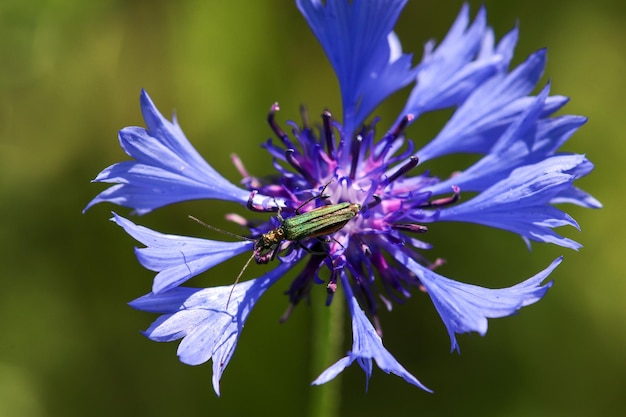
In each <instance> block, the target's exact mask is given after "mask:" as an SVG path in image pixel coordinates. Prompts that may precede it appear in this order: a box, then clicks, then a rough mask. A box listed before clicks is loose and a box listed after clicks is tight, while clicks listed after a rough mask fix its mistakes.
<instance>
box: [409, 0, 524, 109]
mask: <svg viewBox="0 0 626 417" xmlns="http://www.w3.org/2000/svg"><path fill="white" fill-rule="evenodd" d="M486 19H487V16H486V12H485V9H484V8H481V9H480V10H479V11H478V14H477V16H476V19H475V20H474V22H473V23H471V24H470V22H469V6H468V5H467V4H464V5H463V7H462V9H461V12H460V13H459V15H458V17H457V19H456V21H455V22H454V24H453V25H452V28H451V29H450V31H449V32H448V34H447V35H446V37H445V39H444V40H443V41H442V42H441V44H440V45H439V46H437V48H434V43H433V42H430V43H429V44H427V45H426V48H425V52H424V57H423V58H422V62H421V63H420V64H419V65H418V72H417V77H416V79H417V84H416V86H415V87H414V88H413V90H412V91H411V93H410V95H409V98H408V100H407V103H406V105H405V107H404V109H403V110H402V111H401V112H400V118H402V117H404V116H405V115H408V114H412V115H413V116H414V117H416V118H417V117H418V116H419V115H420V114H422V113H424V112H427V111H432V110H438V109H442V108H447V107H452V106H457V105H459V104H461V103H462V102H463V101H465V99H466V98H467V97H468V96H469V95H470V94H471V93H472V92H473V91H474V90H475V89H476V88H477V87H478V86H480V85H481V84H482V83H483V82H485V81H486V80H488V79H489V78H490V77H492V76H493V75H494V74H496V72H497V71H502V70H503V69H506V67H507V66H508V59H510V56H511V54H510V50H509V49H510V47H509V45H508V41H507V48H503V51H504V52H503V53H498V52H497V51H492V50H491V44H492V42H491V39H492V33H491V31H490V29H489V28H488V27H487V26H486ZM511 38H513V37H510V38H508V39H509V40H510V39H511ZM485 39H488V40H489V41H488V42H485ZM414 120H415V119H414Z"/></svg>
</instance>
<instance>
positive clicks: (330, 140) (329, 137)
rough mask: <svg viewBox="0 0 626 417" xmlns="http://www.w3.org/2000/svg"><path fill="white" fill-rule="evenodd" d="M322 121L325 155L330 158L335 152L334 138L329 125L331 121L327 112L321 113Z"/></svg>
mask: <svg viewBox="0 0 626 417" xmlns="http://www.w3.org/2000/svg"><path fill="white" fill-rule="evenodd" d="M322 121H323V123H324V136H325V137H326V150H327V154H328V156H330V157H331V158H332V157H333V152H334V150H335V145H334V140H335V137H334V135H333V127H332V126H331V125H330V122H331V121H332V115H331V114H330V112H329V111H328V110H324V113H322Z"/></svg>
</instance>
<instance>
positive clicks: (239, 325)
mask: <svg viewBox="0 0 626 417" xmlns="http://www.w3.org/2000/svg"><path fill="white" fill-rule="evenodd" d="M296 263H297V262H293V263H282V264H280V265H279V266H278V267H277V268H275V269H274V270H272V271H270V272H268V273H266V274H265V275H263V276H261V277H260V278H257V279H254V280H250V281H246V282H241V283H238V284H237V285H235V287H234V288H233V286H232V285H227V286H223V287H213V288H206V289H198V288H184V287H183V288H181V287H178V288H174V289H172V290H170V291H167V292H164V293H161V294H153V293H150V294H147V295H144V296H143V297H140V298H138V299H136V300H134V301H132V302H131V303H129V304H130V305H131V307H133V308H136V309H138V310H142V311H149V312H153V313H161V314H163V316H161V317H159V318H158V319H157V320H156V321H155V322H154V323H153V324H152V325H151V326H150V327H149V328H148V330H146V331H145V335H146V336H147V337H149V338H150V339H152V340H154V341H157V342H163V341H172V340H177V339H180V338H183V340H182V342H181V343H180V345H179V347H178V356H179V358H180V360H181V362H183V363H186V364H188V365H199V364H202V363H204V362H207V361H208V360H209V359H212V360H213V388H214V389H215V392H216V393H217V395H219V394H220V386H219V381H220V378H221V376H222V373H223V372H224V369H225V368H226V366H227V365H228V363H229V361H230V359H231V358H232V355H233V353H234V351H235V347H236V346H237V341H238V340H239V336H240V334H241V331H242V329H243V327H244V325H245V322H246V320H247V318H248V315H249V314H250V311H251V310H252V308H253V307H254V305H255V304H256V302H257V301H258V300H259V298H260V297H261V296H262V295H263V294H264V293H265V291H266V290H267V289H268V288H269V287H270V286H271V285H273V284H274V283H275V282H276V281H277V280H278V279H280V278H281V277H282V276H283V275H284V274H285V273H286V272H287V271H289V269H291V268H292V267H293V266H294V265H295V264H296Z"/></svg>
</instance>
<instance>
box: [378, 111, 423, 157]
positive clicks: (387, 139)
mask: <svg viewBox="0 0 626 417" xmlns="http://www.w3.org/2000/svg"><path fill="white" fill-rule="evenodd" d="M413 119H414V116H413V115H412V114H407V115H406V116H404V117H403V118H402V120H400V123H398V125H397V126H396V128H395V129H394V130H393V131H391V132H389V133H387V134H386V135H385V136H384V137H383V138H382V139H381V143H383V142H384V143H385V146H384V147H383V148H382V149H381V151H380V152H379V153H378V155H376V156H375V159H380V158H382V157H384V156H385V155H386V154H387V152H389V149H390V148H391V145H392V144H393V143H394V142H395V141H396V139H398V138H399V137H400V135H402V134H403V133H404V130H405V129H406V127H407V126H408V125H409V123H410V122H411V121H412V120H413Z"/></svg>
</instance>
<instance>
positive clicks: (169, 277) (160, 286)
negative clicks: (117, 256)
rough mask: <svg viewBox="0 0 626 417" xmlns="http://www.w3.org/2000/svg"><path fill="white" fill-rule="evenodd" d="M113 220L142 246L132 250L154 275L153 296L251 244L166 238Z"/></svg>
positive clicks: (115, 219)
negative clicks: (142, 246) (142, 245)
mask: <svg viewBox="0 0 626 417" xmlns="http://www.w3.org/2000/svg"><path fill="white" fill-rule="evenodd" d="M111 220H113V221H114V222H115V223H116V224H118V225H119V226H121V227H122V228H124V230H125V231H126V233H128V234H129V235H131V236H132V237H133V238H135V239H136V240H137V241H139V242H141V243H143V244H144V245H146V247H145V248H137V249H135V253H136V255H137V259H138V260H139V262H140V263H141V264H142V265H143V266H144V267H145V268H147V269H149V270H151V271H155V272H158V274H157V275H156V276H155V277H154V283H153V285H152V291H153V292H154V293H155V294H158V293H161V292H163V291H167V290H169V289H171V288H173V287H176V286H178V285H180V284H182V283H184V282H185V281H187V280H189V279H191V278H192V277H194V276H196V275H198V274H200V273H202V272H204V271H206V270H208V269H210V268H212V267H214V266H215V265H218V264H220V263H222V262H224V261H226V260H228V259H230V258H232V257H234V256H236V255H239V254H241V253H244V252H247V251H251V250H252V249H253V247H254V242H252V241H247V240H246V241H241V242H220V241H215V240H207V239H200V238H194V237H187V236H177V235H166V234H162V233H158V232H155V231H154V230H150V229H148V228H146V227H143V226H137V225H136V224H134V223H133V222H131V221H130V220H128V219H125V218H123V217H121V216H118V215H117V214H115V213H113V218H112V219H111Z"/></svg>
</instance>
